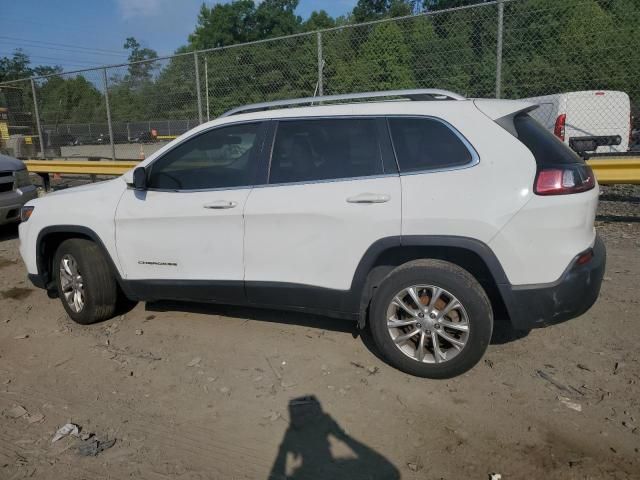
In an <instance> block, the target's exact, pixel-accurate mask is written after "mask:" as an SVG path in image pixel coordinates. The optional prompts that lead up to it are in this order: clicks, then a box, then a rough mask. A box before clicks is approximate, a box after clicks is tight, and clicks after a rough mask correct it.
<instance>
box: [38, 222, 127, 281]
mask: <svg viewBox="0 0 640 480" xmlns="http://www.w3.org/2000/svg"><path fill="white" fill-rule="evenodd" d="M72 238H84V239H86V240H91V241H92V242H93V243H95V244H96V245H97V246H98V248H100V250H101V251H102V253H103V255H104V256H105V258H106V259H107V262H108V263H109V266H110V267H111V269H112V271H113V274H114V276H115V277H116V280H117V282H118V284H119V285H120V286H122V278H121V276H120V273H119V271H118V269H117V268H116V265H115V264H114V262H113V259H112V258H111V255H110V254H109V251H108V250H107V248H106V247H105V245H104V243H103V242H102V240H101V239H100V236H99V235H98V234H97V233H96V232H95V231H93V230H92V229H90V228H88V227H85V226H82V225H50V226H48V227H45V228H43V229H42V230H40V232H39V233H38V238H37V240H36V265H37V268H38V275H39V276H40V277H41V278H42V279H43V283H44V285H45V288H46V289H47V290H52V284H53V275H52V272H53V265H52V262H53V256H54V255H55V252H56V250H57V249H58V247H59V246H60V244H61V243H62V242H64V241H65V240H69V239H72Z"/></svg>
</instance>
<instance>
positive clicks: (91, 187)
mask: <svg viewBox="0 0 640 480" xmlns="http://www.w3.org/2000/svg"><path fill="white" fill-rule="evenodd" d="M114 183H117V184H123V182H122V180H121V179H120V178H114V179H110V180H104V181H102V182H94V183H87V184H86V185H80V186H77V187H71V188H65V189H62V190H56V191H54V192H49V193H47V195H46V196H45V197H44V198H48V197H60V196H63V195H73V194H76V193H88V192H99V191H100V190H104V191H107V190H109V189H110V188H111V187H113V186H114Z"/></svg>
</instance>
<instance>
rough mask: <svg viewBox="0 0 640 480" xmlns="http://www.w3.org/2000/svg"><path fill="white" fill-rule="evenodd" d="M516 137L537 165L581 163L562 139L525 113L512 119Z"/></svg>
mask: <svg viewBox="0 0 640 480" xmlns="http://www.w3.org/2000/svg"><path fill="white" fill-rule="evenodd" d="M513 125H514V127H515V129H516V133H517V134H518V139H519V140H520V141H521V142H522V143H524V144H525V145H526V146H527V148H528V149H529V150H531V153H533V156H534V157H535V159H536V163H538V165H556V164H564V163H583V160H582V159H581V158H580V157H579V156H578V155H577V154H576V153H575V152H574V151H573V150H571V149H570V148H569V147H567V146H566V145H565V144H564V143H562V141H561V140H560V139H559V138H558V137H556V136H555V135H554V134H552V133H551V132H550V131H549V130H547V129H546V128H545V127H543V126H542V125H541V124H540V123H538V122H537V121H536V120H534V119H533V118H532V117H531V116H530V115H528V114H526V113H520V114H518V115H516V116H515V117H514V119H513Z"/></svg>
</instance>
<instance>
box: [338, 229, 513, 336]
mask: <svg viewBox="0 0 640 480" xmlns="http://www.w3.org/2000/svg"><path fill="white" fill-rule="evenodd" d="M403 247H442V248H457V249H461V250H467V251H470V252H472V253H474V254H476V255H477V256H478V257H479V258H480V259H481V260H482V261H483V262H484V263H485V265H486V267H487V269H488V270H489V273H490V274H491V275H492V277H493V280H494V282H495V284H496V285H497V287H498V291H499V293H500V295H501V297H502V300H503V302H504V304H505V306H506V308H507V311H508V313H509V315H511V314H512V312H515V311H516V310H515V309H514V306H513V298H512V297H513V296H512V293H511V283H510V282H509V280H508V278H507V275H506V274H505V272H504V269H503V268H502V265H501V264H500V261H499V260H498V258H497V257H496V255H495V253H494V252H493V250H491V248H490V247H489V246H488V245H487V244H486V243H484V242H481V241H480V240H477V239H475V238H469V237H463V236H455V235H402V236H392V237H385V238H381V239H380V240H377V241H376V242H374V243H373V244H372V245H371V246H370V247H369V248H368V249H367V251H366V252H365V254H364V255H363V256H362V258H361V260H360V262H359V264H358V266H357V268H356V271H355V273H354V276H353V280H352V282H351V289H350V290H351V298H352V299H353V300H352V301H356V302H358V305H354V304H352V305H350V306H351V308H357V309H358V311H359V320H358V326H359V327H360V328H363V327H364V325H365V323H366V310H367V308H368V305H369V302H370V300H371V295H370V293H371V292H370V291H369V290H368V285H367V278H368V277H369V273H370V272H371V271H372V269H373V268H374V267H375V265H376V264H377V263H378V259H379V258H380V257H381V256H382V255H383V254H384V253H385V252H387V251H389V250H392V249H398V248H400V249H401V248H403ZM396 266H397V265H396ZM394 267H395V266H394Z"/></svg>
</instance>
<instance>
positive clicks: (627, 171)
mask: <svg viewBox="0 0 640 480" xmlns="http://www.w3.org/2000/svg"><path fill="white" fill-rule="evenodd" d="M24 163H25V165H26V166H27V169H28V170H29V171H30V172H32V173H37V174H39V175H41V176H42V177H43V178H44V179H45V182H46V183H48V175H49V174H51V173H62V174H64V173H66V174H79V175H122V174H123V173H125V172H126V171H128V170H131V169H132V168H133V167H135V166H136V165H137V164H138V161H135V160H123V161H117V162H114V161H78V160H27V161H25V162H24ZM587 163H588V164H589V166H591V168H592V169H593V171H594V172H595V174H596V178H597V179H598V182H599V183H601V184H603V185H610V184H616V183H627V184H635V185H640V157H625V158H620V157H608V158H606V157H598V158H597V159H591V160H588V161H587Z"/></svg>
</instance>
